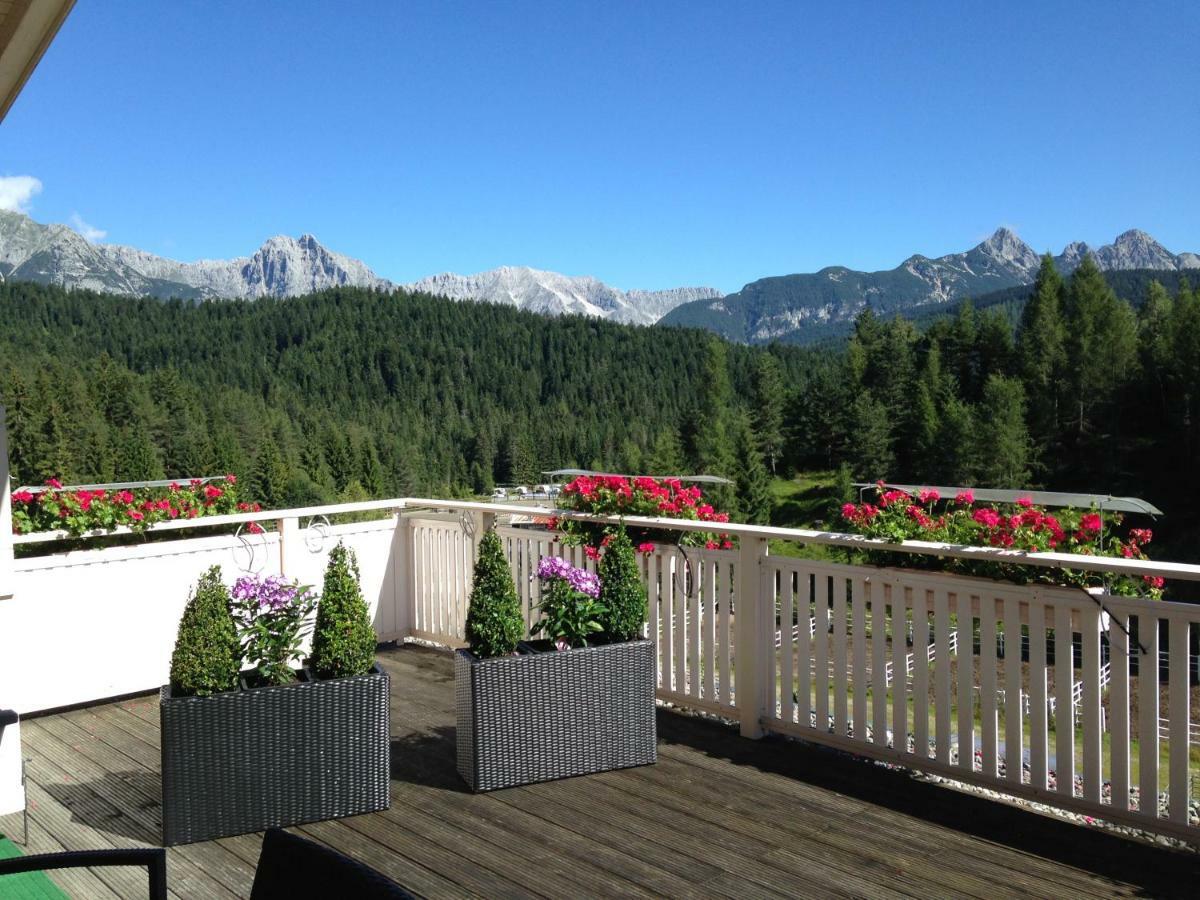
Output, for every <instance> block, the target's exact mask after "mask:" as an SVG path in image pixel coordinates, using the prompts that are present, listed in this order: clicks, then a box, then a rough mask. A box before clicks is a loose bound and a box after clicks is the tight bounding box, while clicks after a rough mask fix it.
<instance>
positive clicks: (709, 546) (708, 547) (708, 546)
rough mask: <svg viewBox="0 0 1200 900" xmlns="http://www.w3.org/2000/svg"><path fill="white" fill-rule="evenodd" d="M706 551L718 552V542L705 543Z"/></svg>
mask: <svg viewBox="0 0 1200 900" xmlns="http://www.w3.org/2000/svg"><path fill="white" fill-rule="evenodd" d="M704 549H705V550H716V549H717V542H716V541H705V542H704Z"/></svg>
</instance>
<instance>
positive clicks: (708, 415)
mask: <svg viewBox="0 0 1200 900" xmlns="http://www.w3.org/2000/svg"><path fill="white" fill-rule="evenodd" d="M732 405H733V389H732V387H731V386H730V381H729V358H728V354H727V352H726V348H725V344H724V342H722V341H719V340H717V339H716V338H710V339H709V340H708V341H707V342H706V343H705V355H704V370H703V375H702V381H701V388H700V405H699V408H698V410H697V414H696V459H695V466H696V471H697V472H698V473H699V474H702V475H719V476H721V477H724V478H729V477H731V476H732V475H733V474H734V472H735V468H736V467H735V464H734V452H733V435H732V434H731V431H732V428H731V421H730V420H731V409H732ZM716 493H717V494H722V493H724V492H723V491H721V490H718V491H716ZM721 499H724V498H723V497H722V498H721Z"/></svg>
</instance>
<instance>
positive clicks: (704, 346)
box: [0, 258, 1200, 558]
mask: <svg viewBox="0 0 1200 900" xmlns="http://www.w3.org/2000/svg"><path fill="white" fill-rule="evenodd" d="M1028 290H1029V292H1030V294H1031V296H1030V298H1029V300H1028V302H1025V303H1023V304H1022V303H1021V298H1019V297H1014V298H1012V300H1013V302H1014V303H1015V305H1013V304H1009V303H997V304H993V305H991V306H990V307H989V308H987V309H984V310H981V311H977V310H976V309H975V308H974V307H972V306H971V305H969V304H964V305H963V306H962V307H961V308H960V309H959V311H958V313H957V315H956V316H955V317H953V318H944V319H940V320H936V321H933V322H932V323H930V324H928V325H927V327H925V328H924V329H919V328H918V327H917V326H916V325H914V324H913V323H912V322H910V321H907V320H905V319H902V318H895V319H891V320H887V321H884V320H881V319H879V318H877V317H875V316H874V315H872V314H871V313H870V312H866V313H863V314H862V315H860V317H859V318H858V319H857V321H856V322H855V325H854V333H853V335H852V337H851V338H850V339H849V341H848V342H846V343H845V344H843V345H841V346H827V347H824V348H799V347H785V346H778V345H776V346H771V347H769V348H750V347H744V346H739V345H733V344H728V343H726V342H724V341H722V340H719V339H717V338H715V337H713V336H711V335H707V334H704V333H701V332H696V331H688V330H680V329H674V328H638V327H631V326H622V325H615V324H612V323H606V322H602V321H597V320H593V319H585V318H577V317H563V318H559V319H546V318H544V317H541V316H537V315H534V314H529V313H523V312H519V311H516V310H512V309H509V308H504V307H499V306H493V305H488V304H462V303H453V302H447V301H446V300H444V299H440V298H434V297H430V296H426V295H422V294H410V293H406V292H403V291H400V292H395V293H383V292H375V291H370V290H362V289H337V290H330V291H326V292H322V293H319V294H315V295H312V296H308V297H300V298H295V299H289V300H273V299H263V300H258V301H254V302H234V303H231V302H204V303H199V304H192V303H183V302H168V303H163V302H160V301H156V300H149V299H133V298H126V297H116V296H108V295H102V294H94V293H89V292H69V293H68V292H64V291H62V290H60V289H56V288H51V287H44V286H39V285H32V284H7V285H3V286H0V306H2V308H3V309H4V316H3V320H2V321H0V349H2V351H3V354H4V363H3V365H0V396H2V397H3V401H4V402H5V403H6V404H7V406H8V419H9V428H10V441H11V455H12V462H13V467H14V477H15V479H16V481H17V482H23V483H38V482H41V481H42V480H44V479H45V478H47V477H50V476H56V477H60V478H62V479H63V480H65V481H91V480H114V479H135V478H152V477H157V476H164V475H165V476H170V477H176V476H179V477H182V476H188V475H197V474H211V473H216V472H225V471H232V472H235V473H238V474H239V475H241V476H243V477H244V478H245V479H247V481H248V482H249V484H248V488H249V490H250V492H251V493H252V494H253V495H254V497H255V498H256V499H259V500H261V501H263V502H264V503H267V504H272V505H295V504H306V503H312V502H320V501H326V500H333V499H339V498H345V499H351V498H357V497H363V496H368V495H370V496H384V495H399V494H411V493H441V494H445V493H450V494H462V493H467V492H475V491H478V492H483V491H488V490H490V489H491V487H492V485H493V484H495V483H503V482H525V483H528V482H531V481H536V480H540V478H539V475H538V473H539V472H540V471H542V470H543V469H547V468H557V467H561V466H570V465H580V466H585V467H595V468H606V469H616V470H621V471H626V472H635V471H636V472H649V473H656V474H663V473H671V472H679V471H683V470H691V471H699V472H711V473H717V474H723V475H727V476H729V477H731V478H734V479H736V480H737V483H738V489H737V491H736V495H735V494H733V493H732V492H731V493H730V495H729V496H728V497H724V498H721V499H722V500H723V501H724V503H725V505H728V506H731V507H733V508H734V510H735V513H736V514H737V515H739V516H740V517H742V518H746V519H755V520H764V519H765V518H766V516H767V515H768V513H769V504H770V500H769V497H770V485H769V478H770V475H771V474H772V473H775V474H777V475H784V474H786V473H788V472H791V471H794V470H797V469H837V468H839V467H841V468H842V470H843V474H842V481H843V483H844V482H846V481H848V480H849V479H850V478H851V477H854V478H857V479H863V480H872V479H875V478H879V477H885V478H889V479H892V480H895V481H906V482H925V483H940V484H950V485H976V486H999V487H1011V488H1020V487H1045V488H1049V489H1056V490H1079V491H1087V492H1095V493H1115V494H1131V495H1135V496H1141V497H1144V498H1145V499H1147V500H1150V501H1151V502H1153V503H1155V504H1156V505H1158V506H1160V507H1161V508H1163V509H1164V510H1165V511H1166V512H1167V514H1168V515H1167V518H1166V520H1165V522H1163V523H1161V527H1160V529H1159V532H1160V538H1159V540H1158V541H1156V547H1157V550H1158V552H1159V553H1160V554H1162V553H1164V552H1166V549H1167V548H1168V547H1169V548H1170V551H1171V555H1173V556H1176V557H1178V558H1197V557H1198V556H1200V554H1197V553H1196V552H1195V551H1194V550H1193V549H1192V547H1191V543H1190V541H1191V536H1192V535H1193V534H1194V533H1196V532H1197V531H1198V530H1200V516H1197V515H1196V514H1195V513H1193V512H1192V510H1193V509H1194V508H1195V507H1196V506H1197V501H1200V489H1198V488H1197V487H1195V486H1193V484H1192V479H1191V478H1189V477H1188V473H1190V472H1191V471H1192V470H1193V468H1194V466H1195V464H1196V462H1197V461H1198V456H1200V418H1198V416H1197V413H1198V412H1200V410H1196V409H1194V408H1193V407H1194V406H1195V405H1196V403H1197V400H1196V396H1195V395H1196V388H1195V385H1197V384H1200V296H1198V295H1197V293H1196V292H1195V291H1193V290H1192V289H1191V288H1190V287H1189V286H1188V284H1187V282H1186V280H1182V279H1181V280H1178V281H1176V282H1175V283H1173V284H1172V285H1171V286H1170V288H1169V289H1168V288H1165V287H1163V286H1162V285H1160V284H1158V283H1157V282H1150V283H1149V286H1146V282H1145V280H1144V279H1137V278H1133V277H1130V278H1129V280H1128V287H1127V288H1126V290H1127V291H1132V292H1136V293H1134V295H1133V296H1127V295H1125V296H1123V295H1119V294H1118V292H1117V291H1114V290H1113V288H1112V287H1111V286H1110V284H1109V283H1108V282H1106V280H1105V277H1104V275H1103V274H1102V273H1101V272H1099V271H1098V270H1097V269H1096V267H1095V266H1094V265H1092V264H1090V263H1085V264H1083V265H1082V266H1080V268H1079V269H1078V270H1077V271H1076V272H1075V273H1074V274H1073V275H1072V276H1071V277H1070V278H1069V279H1068V280H1065V281H1064V279H1062V278H1061V277H1060V276H1059V275H1058V273H1057V271H1056V270H1055V268H1054V264H1053V261H1052V260H1050V259H1049V258H1047V259H1045V260H1043V264H1042V269H1041V271H1040V272H1039V275H1038V280H1037V283H1036V284H1035V285H1034V287H1033V288H1032V289H1028ZM1018 309H1019V310H1020V312H1019V322H1018V323H1017V326H1016V327H1015V328H1014V326H1013V317H1014V315H1016V310H1018ZM1164 539H1165V540H1164Z"/></svg>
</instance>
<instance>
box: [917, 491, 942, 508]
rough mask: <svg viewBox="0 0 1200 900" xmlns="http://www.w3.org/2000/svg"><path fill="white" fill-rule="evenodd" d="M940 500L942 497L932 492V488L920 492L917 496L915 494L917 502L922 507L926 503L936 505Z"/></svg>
mask: <svg viewBox="0 0 1200 900" xmlns="http://www.w3.org/2000/svg"><path fill="white" fill-rule="evenodd" d="M941 499H942V495H941V494H939V493H938V492H937V491H935V490H933V488H930V489H928V490H924V491H921V492H920V493H919V494H917V500H919V501H920V502H921V505H922V506H924V505H925V504H927V503H937V502H938V501H939V500H941Z"/></svg>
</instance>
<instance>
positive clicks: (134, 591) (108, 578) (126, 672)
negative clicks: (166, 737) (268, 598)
mask: <svg viewBox="0 0 1200 900" xmlns="http://www.w3.org/2000/svg"><path fill="white" fill-rule="evenodd" d="M306 524H307V523H306ZM399 531H402V529H397V528H396V520H395V518H394V517H391V518H388V519H385V520H382V521H373V522H364V523H355V524H349V525H336V526H332V527H330V526H326V525H324V524H323V523H322V522H315V523H313V524H312V525H311V526H310V527H306V528H300V523H299V522H298V520H296V519H285V520H282V523H281V527H280V530H278V531H273V532H267V533H265V534H260V535H249V534H246V535H243V536H241V537H236V536H232V535H226V536H220V537H204V538H188V539H183V540H175V541H166V542H162V543H153V544H145V545H140V546H136V547H111V548H107V549H101V550H78V551H73V552H70V553H61V554H54V555H50V556H42V557H35V558H29V559H18V560H17V561H16V562H15V565H14V569H15V571H14V573H13V579H12V586H13V596H12V597H11V598H10V599H6V600H2V601H0V707H4V708H11V709H15V710H16V711H17V712H18V713H22V714H25V713H30V712H36V711H40V710H45V709H54V708H57V707H62V706H69V705H73V704H78V703H87V702H91V701H95V700H98V699H102V698H106V697H115V696H119V695H122V694H129V693H135V692H139V691H147V690H153V689H154V688H156V687H159V686H160V685H162V684H165V683H166V681H167V676H168V671H169V665H170V658H171V650H172V648H173V647H174V644H175V632H176V629H177V627H178V624H179V619H180V617H181V615H182V614H183V608H184V605H185V604H186V602H187V598H188V594H189V592H190V590H191V588H192V586H193V585H194V584H195V583H196V580H197V579H198V578H199V576H200V575H201V573H203V572H204V571H205V570H207V569H208V568H209V567H210V566H220V567H221V569H222V573H223V575H224V577H225V581H226V582H227V583H229V584H232V583H233V581H234V580H235V579H236V578H237V577H239V576H240V575H242V574H246V573H251V572H253V573H257V574H264V575H269V574H272V573H278V572H280V571H281V570H282V571H283V572H284V573H285V574H287V575H288V576H290V577H295V578H298V579H299V580H300V581H301V582H302V583H305V584H312V585H315V586H316V588H317V589H318V590H319V589H320V585H321V582H322V580H323V571H324V567H325V561H326V557H327V555H328V552H329V549H330V548H331V547H332V546H333V545H334V544H335V543H336V542H337V541H338V540H344V541H345V542H346V544H347V545H348V546H350V547H351V548H352V549H353V550H354V551H355V553H356V554H357V556H358V563H359V568H360V570H361V574H362V586H363V593H364V595H365V597H366V599H367V602H368V604H369V605H370V607H371V612H372V616H373V618H374V622H375V628H376V631H377V632H378V633H379V635H380V639H381V640H394V639H397V638H399V637H401V636H403V635H404V634H405V633H406V632H407V630H408V626H407V621H406V619H405V617H404V616H403V614H402V613H401V610H400V603H399V597H398V590H397V586H398V581H397V571H398V562H399V560H398V557H397V553H396V552H395V541H396V535H397V533H398V532H399ZM281 544H282V557H283V559H282V561H281Z"/></svg>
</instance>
